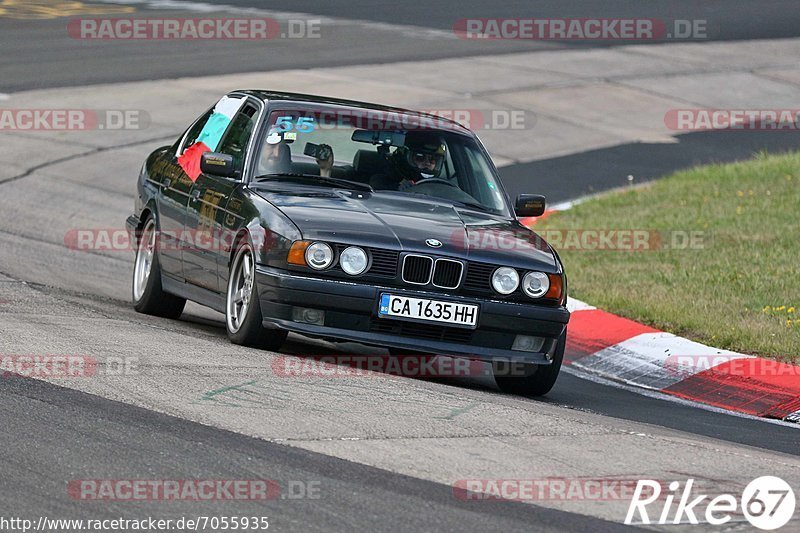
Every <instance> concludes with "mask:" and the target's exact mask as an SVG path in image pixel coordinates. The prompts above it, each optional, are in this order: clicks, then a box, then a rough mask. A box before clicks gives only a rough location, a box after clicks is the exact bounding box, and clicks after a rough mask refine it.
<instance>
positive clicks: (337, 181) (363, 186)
mask: <svg viewBox="0 0 800 533" xmlns="http://www.w3.org/2000/svg"><path fill="white" fill-rule="evenodd" d="M276 178H299V179H304V180H313V181H317V182H320V183H328V184H330V185H338V186H340V187H347V188H350V189H358V190H361V191H370V192H373V189H372V186H370V185H369V184H367V183H361V182H358V181H350V180H346V179H342V178H333V177H328V176H319V175H317V174H303V173H300V172H277V173H275V174H264V175H262V176H257V177H256V178H255V179H256V180H257V181H261V180H264V181H265V180H270V179H276Z"/></svg>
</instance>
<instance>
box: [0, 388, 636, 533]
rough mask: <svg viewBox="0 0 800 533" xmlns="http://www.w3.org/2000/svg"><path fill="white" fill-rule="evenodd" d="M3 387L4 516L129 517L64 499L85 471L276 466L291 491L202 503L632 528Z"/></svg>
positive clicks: (383, 525)
mask: <svg viewBox="0 0 800 533" xmlns="http://www.w3.org/2000/svg"><path fill="white" fill-rule="evenodd" d="M0 393H1V394H0V411H2V412H3V419H4V426H5V429H4V431H3V432H2V434H0V445H1V446H2V447H3V450H4V455H5V457H6V459H5V461H6V465H5V466H4V475H3V476H2V480H0V491H2V494H3V509H4V514H8V511H10V510H12V509H13V510H14V514H16V515H18V516H19V515H30V516H34V515H35V514H40V513H41V512H42V511H43V510H47V511H48V512H49V515H50V517H52V518H55V517H61V518H65V517H69V518H74V519H81V518H83V519H88V518H91V519H101V520H102V519H114V518H118V517H119V516H120V514H121V511H122V510H123V509H122V508H123V505H113V504H111V505H110V504H108V503H107V502H89V503H87V502H85V501H77V500H73V501H64V500H65V498H64V482H63V480H64V479H71V478H73V472H75V471H94V472H98V473H100V472H102V473H103V478H107V477H113V475H111V476H109V472H113V471H116V472H118V473H119V474H118V475H119V476H120V478H123V477H124V478H125V479H130V478H134V479H141V478H144V477H146V474H147V472H149V471H153V470H158V471H159V472H160V473H161V474H160V475H162V476H163V475H165V474H166V478H167V479H171V478H172V477H174V478H176V479H192V478H196V479H261V478H263V477H267V476H265V473H268V476H269V479H271V480H275V481H277V482H278V483H279V484H281V487H282V491H281V496H282V497H283V498H281V497H279V498H277V499H276V500H274V501H268V502H266V503H265V502H261V501H259V502H236V501H234V502H230V501H221V502H210V503H209V502H204V503H203V505H202V507H201V509H202V514H203V515H207V514H210V515H212V516H213V515H225V516H267V517H269V518H270V528H274V529H276V530H278V531H286V530H292V531H399V530H402V531H432V530H440V531H445V530H450V531H453V530H459V531H468V530H469V531H476V530H481V531H521V530H526V529H528V528H529V527H531V525H532V524H536V530H537V531H553V532H555V531H576V532H579V531H599V532H605V531H622V530H623V526H621V525H619V524H614V523H611V522H606V521H603V520H599V519H595V518H590V517H586V516H581V515H577V514H573V513H566V512H562V511H557V510H553V509H545V508H541V507H537V506H534V505H526V504H522V503H515V502H504V501H499V502H483V503H482V505H481V507H480V508H479V507H476V506H475V504H473V503H470V502H464V501H460V500H458V499H456V498H454V497H453V489H452V488H451V487H448V486H445V485H441V484H438V483H432V482H428V481H423V480H419V479H415V478H411V477H408V476H402V475H397V474H391V473H388V472H386V471H383V470H379V469H377V468H371V467H368V466H364V465H359V464H355V463H352V462H349V461H343V460H340V459H332V458H331V457H328V456H325V455H321V454H316V453H312V452H308V451H305V450H300V449H297V448H292V447H288V446H284V445H280V444H273V443H267V442H264V441H261V440H258V439H254V438H250V437H246V436H243V435H240V434H237V433H232V432H229V431H222V430H219V429H216V428H212V427H208V426H204V425H201V424H197V423H193V422H188V421H186V420H181V419H179V418H175V417H170V416H167V415H163V414H158V413H154V412H152V411H149V410H146V409H141V408H138V407H133V406H130V405H127V404H124V403H120V402H114V401H111V400H106V399H104V398H99V397H97V396H92V395H89V394H84V393H81V392H77V391H74V390H70V389H64V388H61V387H58V386H56V385H51V384H49V383H44V382H40V381H35V380H26V379H23V378H9V379H4V380H2V382H0ZM26 435H29V436H30V437H31V438H33V439H35V441H36V443H35V445H32V443H31V442H29V441H28V440H27V439H25V438H24V436H26ZM21 437H22V438H21ZM121 455H124V458H125V459H124V463H123V462H121V461H120V456H121ZM100 465H106V466H102V467H101V466H100ZM305 479H308V480H313V482H314V483H315V484H316V485H311V484H310V485H309V486H308V487H309V489H308V490H315V488H317V487H318V488H319V490H320V494H321V497H320V498H319V499H306V498H302V499H299V498H298V499H293V498H292V496H293V495H298V494H300V491H299V490H298V489H292V490H293V492H290V490H289V489H288V481H287V480H305ZM323 488H324V492H322V491H323ZM55 502H59V504H58V505H57V507H56V505H55ZM26 510H30V511H33V512H29V513H26V512H25V511H26ZM124 512H125V513H126V514H128V513H129V514H128V516H137V517H146V516H157V517H159V518H160V519H173V520H177V519H179V518H181V517H184V516H187V517H191V516H195V515H197V513H198V504H197V503H196V502H132V504H130V503H125V504H124ZM624 529H626V530H627V528H624Z"/></svg>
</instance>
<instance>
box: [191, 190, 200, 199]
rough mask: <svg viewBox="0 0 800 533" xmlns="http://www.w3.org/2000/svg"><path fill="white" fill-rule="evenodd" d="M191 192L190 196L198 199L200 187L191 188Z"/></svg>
mask: <svg viewBox="0 0 800 533" xmlns="http://www.w3.org/2000/svg"><path fill="white" fill-rule="evenodd" d="M191 194H192V198H194V199H195V200H199V199H200V189H192V193H191Z"/></svg>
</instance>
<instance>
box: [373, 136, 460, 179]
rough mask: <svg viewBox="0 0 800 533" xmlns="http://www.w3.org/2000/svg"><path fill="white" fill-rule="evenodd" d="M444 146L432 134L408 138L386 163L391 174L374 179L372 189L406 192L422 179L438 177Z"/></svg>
mask: <svg viewBox="0 0 800 533" xmlns="http://www.w3.org/2000/svg"><path fill="white" fill-rule="evenodd" d="M446 150H447V146H446V145H445V144H444V143H443V142H442V140H441V139H440V138H439V137H438V136H437V135H434V134H430V133H423V134H418V135H413V136H412V135H408V136H407V137H406V141H405V145H404V146H400V147H398V148H397V149H396V150H395V151H394V153H393V154H392V155H390V156H389V161H390V162H391V163H392V172H390V173H389V174H378V175H376V176H373V177H372V179H371V180H370V184H371V185H372V187H373V188H375V189H378V190H380V189H383V190H386V189H391V190H400V191H403V190H407V189H409V188H410V187H413V186H414V185H416V184H417V183H419V182H420V181H422V180H426V179H432V178H438V177H439V174H440V173H441V171H442V167H443V165H444V159H445V153H446Z"/></svg>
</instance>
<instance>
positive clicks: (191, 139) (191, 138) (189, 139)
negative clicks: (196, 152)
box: [180, 108, 214, 154]
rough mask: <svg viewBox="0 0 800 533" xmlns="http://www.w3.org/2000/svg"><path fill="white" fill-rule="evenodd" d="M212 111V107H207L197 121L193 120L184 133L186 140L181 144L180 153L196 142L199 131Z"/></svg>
mask: <svg viewBox="0 0 800 533" xmlns="http://www.w3.org/2000/svg"><path fill="white" fill-rule="evenodd" d="M213 112H214V109H213V108H212V109H209V110H208V111H206V112H205V113H204V114H203V116H201V117H200V118H199V119H197V122H195V123H194V124H193V125H192V127H191V128H189V132H188V133H187V134H186V140H185V141H184V143H183V146H181V150H180V153H181V154H182V153H183V152H185V151H186V149H187V148H189V147H190V146H191V145H193V144H194V143H196V142H197V138H198V137H199V136H200V132H201V131H203V126H205V125H206V122H208V119H209V118H210V117H211V114H212V113H213Z"/></svg>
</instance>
